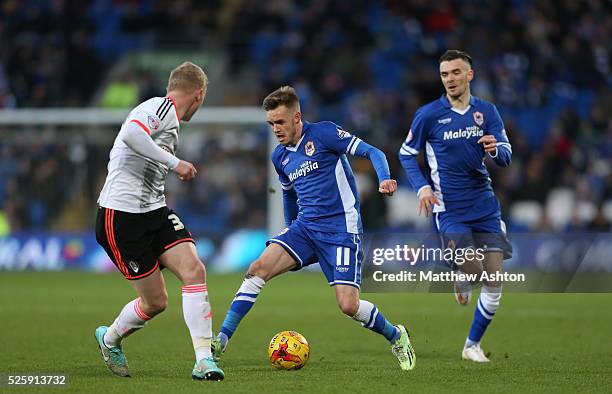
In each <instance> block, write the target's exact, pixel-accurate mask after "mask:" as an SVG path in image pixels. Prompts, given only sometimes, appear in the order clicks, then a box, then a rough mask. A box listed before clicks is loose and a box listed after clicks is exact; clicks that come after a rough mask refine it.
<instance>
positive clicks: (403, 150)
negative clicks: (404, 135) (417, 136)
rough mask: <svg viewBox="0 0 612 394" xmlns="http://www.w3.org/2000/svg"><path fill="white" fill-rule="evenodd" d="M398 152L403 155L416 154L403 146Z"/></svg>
mask: <svg viewBox="0 0 612 394" xmlns="http://www.w3.org/2000/svg"><path fill="white" fill-rule="evenodd" d="M400 154H401V155H403V156H416V153H410V152H408V151H407V150H406V149H404V148H402V149H400Z"/></svg>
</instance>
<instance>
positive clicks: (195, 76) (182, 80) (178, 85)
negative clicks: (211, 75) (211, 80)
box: [166, 62, 208, 93]
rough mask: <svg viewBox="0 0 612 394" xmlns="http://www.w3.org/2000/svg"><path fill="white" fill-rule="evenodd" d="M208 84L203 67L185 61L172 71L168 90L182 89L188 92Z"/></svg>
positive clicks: (204, 87)
mask: <svg viewBox="0 0 612 394" xmlns="http://www.w3.org/2000/svg"><path fill="white" fill-rule="evenodd" d="M207 86H208V77H207V76H206V73H205V72H204V70H202V68H201V67H200V66H198V65H196V64H194V63H192V62H184V63H183V64H181V65H179V66H178V67H176V68H175V69H174V70H172V71H171V72H170V78H168V87H166V91H168V92H170V91H172V90H182V91H185V92H188V93H191V92H193V91H194V90H196V89H200V88H201V89H204V92H206V87H207Z"/></svg>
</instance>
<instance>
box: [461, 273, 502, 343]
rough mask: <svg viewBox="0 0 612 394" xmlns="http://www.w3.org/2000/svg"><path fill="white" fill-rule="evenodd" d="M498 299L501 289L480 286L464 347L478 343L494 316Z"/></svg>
mask: <svg viewBox="0 0 612 394" xmlns="http://www.w3.org/2000/svg"><path fill="white" fill-rule="evenodd" d="M500 299H501V287H489V286H484V285H483V286H482V290H481V291H480V297H478V302H477V303H476V310H475V311H474V320H472V326H471V327H470V333H469V334H468V337H467V339H466V341H465V347H470V346H474V345H476V344H478V343H480V340H481V339H482V336H483V335H484V333H485V331H486V330H487V327H488V326H489V324H490V323H491V320H493V317H494V316H495V312H497V308H498V307H499V300H500Z"/></svg>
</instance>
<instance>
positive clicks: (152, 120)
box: [147, 115, 159, 131]
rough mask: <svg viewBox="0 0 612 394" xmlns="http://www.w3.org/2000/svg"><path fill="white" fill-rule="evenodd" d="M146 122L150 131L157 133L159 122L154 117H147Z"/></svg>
mask: <svg viewBox="0 0 612 394" xmlns="http://www.w3.org/2000/svg"><path fill="white" fill-rule="evenodd" d="M147 120H148V123H149V127H150V128H151V130H155V131H157V130H158V129H159V120H157V119H156V118H155V117H154V116H151V115H149V117H148V119H147Z"/></svg>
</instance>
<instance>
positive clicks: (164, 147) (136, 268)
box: [95, 62, 224, 380]
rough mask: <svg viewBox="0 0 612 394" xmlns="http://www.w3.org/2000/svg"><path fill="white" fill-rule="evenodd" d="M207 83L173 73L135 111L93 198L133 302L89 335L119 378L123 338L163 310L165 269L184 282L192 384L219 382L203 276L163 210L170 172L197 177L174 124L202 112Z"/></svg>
mask: <svg viewBox="0 0 612 394" xmlns="http://www.w3.org/2000/svg"><path fill="white" fill-rule="evenodd" d="M207 85H208V78H207V77H206V74H205V73H204V71H203V70H202V69H201V68H200V67H199V66H197V65H195V64H193V63H190V62H185V63H183V64H181V65H180V66H178V67H177V68H175V69H174V70H172V72H171V73H170V78H169V81H168V87H167V89H166V90H167V95H166V97H154V98H151V99H149V100H147V101H145V102H143V103H142V104H140V105H138V106H137V107H136V108H134V109H133V110H132V111H131V112H130V113H129V115H128V116H127V118H126V120H125V122H124V123H123V125H122V126H121V130H120V131H119V134H118V135H117V138H116V139H115V143H114V145H113V148H112V150H111V152H110V161H109V163H108V175H107V177H106V182H105V184H104V187H103V189H102V192H101V193H100V198H99V199H98V203H99V205H100V207H99V209H98V216H97V219H96V239H97V241H98V243H99V244H100V245H102V247H103V248H104V250H105V251H106V253H107V254H108V255H109V257H110V258H111V260H112V261H113V263H114V264H115V265H116V266H117V268H118V269H119V271H120V272H121V273H122V274H123V276H124V277H125V278H126V279H128V280H129V281H130V283H131V284H132V286H133V287H134V289H135V290H136V293H137V294H138V298H136V299H134V300H132V301H130V302H129V303H127V305H125V306H124V307H123V309H122V310H121V312H120V313H119V315H118V316H117V317H116V319H115V320H114V322H113V323H112V324H111V325H110V326H109V327H106V326H100V327H98V328H97V329H96V331H95V337H96V341H97V342H98V346H99V348H100V352H101V354H102V357H103V359H104V361H105V362H106V365H107V366H108V368H109V369H110V370H111V372H113V373H114V374H116V375H119V376H130V372H129V369H128V363H127V359H126V357H125V355H124V353H123V349H122V346H121V342H122V340H123V339H125V338H126V337H127V336H129V335H130V334H132V333H133V332H134V331H136V330H139V329H141V328H143V327H144V326H145V324H146V322H147V321H148V320H150V319H151V318H153V317H154V316H155V315H157V314H159V313H161V312H163V311H164V309H166V305H167V303H168V294H167V292H166V285H165V282H164V277H163V275H162V273H161V271H160V269H161V268H167V269H168V270H169V271H170V272H172V273H173V274H174V275H176V277H177V278H178V279H179V280H180V281H181V282H182V284H183V286H182V293H183V316H184V318H185V323H187V327H188V328H189V332H190V334H191V338H192V341H193V347H194V350H195V356H196V357H195V358H196V363H195V366H194V368H193V371H192V378H193V379H197V380H222V379H223V378H224V373H223V371H222V370H221V369H219V368H218V367H217V365H216V364H215V362H214V360H213V359H212V357H211V350H210V342H211V338H212V318H211V316H212V315H211V307H210V304H209V302H208V290H207V286H206V271H205V269H204V265H203V263H202V262H201V261H200V259H199V257H198V255H197V253H196V248H195V241H194V239H193V238H192V237H191V233H190V232H189V231H188V230H187V228H186V227H185V225H184V224H183V223H182V222H181V219H180V218H179V217H178V216H177V214H176V213H174V211H172V210H171V209H169V208H168V207H167V206H166V200H165V196H164V184H165V181H166V176H167V175H168V172H169V171H174V172H175V173H176V174H177V176H178V177H179V178H180V179H181V180H183V181H189V180H191V179H193V178H194V177H195V176H196V173H197V171H196V169H195V167H194V166H193V164H191V163H189V162H187V161H184V160H180V159H179V158H177V157H176V156H175V152H176V148H177V144H178V131H179V129H180V121H181V120H184V121H189V120H190V119H191V117H192V116H193V114H194V113H195V112H196V111H197V110H198V108H200V106H201V105H202V102H203V101H204V97H205V96H206V88H207Z"/></svg>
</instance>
